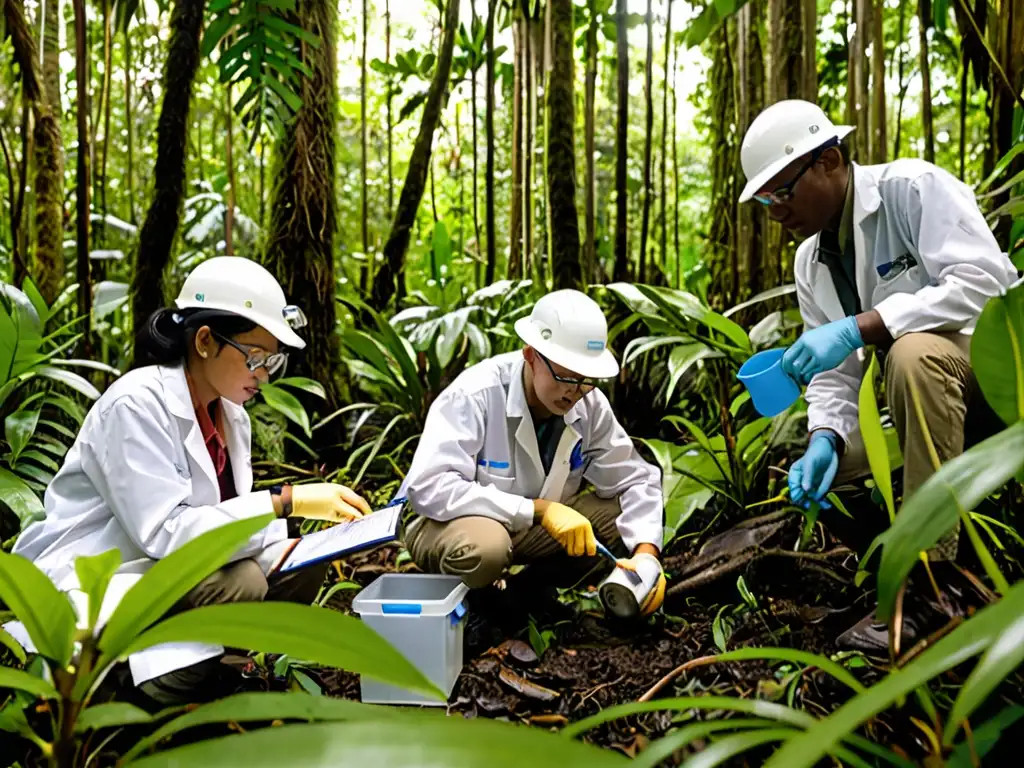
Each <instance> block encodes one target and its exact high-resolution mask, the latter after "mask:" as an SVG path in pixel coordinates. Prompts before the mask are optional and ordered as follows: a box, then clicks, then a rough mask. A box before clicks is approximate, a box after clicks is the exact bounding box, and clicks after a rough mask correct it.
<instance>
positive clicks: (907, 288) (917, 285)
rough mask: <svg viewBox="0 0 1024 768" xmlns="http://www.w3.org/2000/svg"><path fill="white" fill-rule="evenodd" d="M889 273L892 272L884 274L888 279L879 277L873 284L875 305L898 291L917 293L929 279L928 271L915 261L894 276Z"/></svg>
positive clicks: (873, 301)
mask: <svg viewBox="0 0 1024 768" xmlns="http://www.w3.org/2000/svg"><path fill="white" fill-rule="evenodd" d="M890 275H892V272H890V273H888V274H887V275H886V278H888V279H884V278H883V279H880V280H879V281H878V284H877V285H876V286H875V290H874V295H873V296H872V303H873V304H874V305H876V306H877V305H878V304H879V303H880V302H881V301H882V300H883V299H886V298H888V297H889V296H893V295H895V294H898V293H917V292H918V291H919V290H921V289H922V288H924V287H925V286H926V285H927V284H928V281H929V278H928V273H927V272H925V271H924V269H923V268H922V267H921V265H920V264H916V263H915V265H914V266H912V267H910V268H909V269H903V270H901V271H900V272H899V273H898V274H896V275H894V276H890Z"/></svg>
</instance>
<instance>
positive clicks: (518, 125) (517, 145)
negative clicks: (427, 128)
mask: <svg viewBox="0 0 1024 768" xmlns="http://www.w3.org/2000/svg"><path fill="white" fill-rule="evenodd" d="M518 13H519V11H518V6H516V7H514V8H513V11H512V14H513V21H512V41H513V42H512V49H513V55H512V147H511V151H510V162H511V165H512V194H511V200H510V201H509V212H508V219H509V249H508V276H509V277H510V278H511V279H513V280H516V279H518V278H520V277H522V270H523V264H522V253H523V249H522V237H523V161H522V144H523V61H522V58H523V21H522V18H520V17H519V16H518Z"/></svg>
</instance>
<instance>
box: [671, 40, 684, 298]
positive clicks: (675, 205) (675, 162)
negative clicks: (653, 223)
mask: <svg viewBox="0 0 1024 768" xmlns="http://www.w3.org/2000/svg"><path fill="white" fill-rule="evenodd" d="M672 49H673V50H672V54H673V56H672V180H673V181H672V187H673V190H674V191H673V192H672V218H673V225H672V227H673V230H674V232H673V238H674V241H675V254H676V288H680V287H682V281H683V262H682V253H681V251H680V250H679V147H678V146H677V143H676V139H677V137H678V136H679V126H678V125H677V123H678V114H679V105H678V104H677V103H676V79H677V78H678V76H679V73H678V70H679V43H678V42H677V43H675V44H674V45H673V46H672Z"/></svg>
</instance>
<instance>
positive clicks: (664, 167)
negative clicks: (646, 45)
mask: <svg viewBox="0 0 1024 768" xmlns="http://www.w3.org/2000/svg"><path fill="white" fill-rule="evenodd" d="M665 6H666V14H665V82H664V83H663V84H662V88H663V93H662V102H661V268H662V269H666V267H667V266H668V183H667V174H668V92H669V90H670V87H669V65H670V64H671V58H672V0H668V1H667V2H666V3H665Z"/></svg>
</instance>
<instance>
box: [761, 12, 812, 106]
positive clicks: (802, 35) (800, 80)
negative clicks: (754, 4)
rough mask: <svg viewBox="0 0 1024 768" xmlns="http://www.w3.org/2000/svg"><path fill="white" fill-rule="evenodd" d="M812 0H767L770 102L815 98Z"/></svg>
mask: <svg viewBox="0 0 1024 768" xmlns="http://www.w3.org/2000/svg"><path fill="white" fill-rule="evenodd" d="M811 3H813V0H768V26H769V34H768V40H769V42H770V45H771V57H770V58H771V66H770V69H769V71H770V72H771V73H772V76H771V77H770V78H769V80H768V84H769V86H770V88H771V93H770V100H771V102H772V103H773V104H774V103H775V102H776V101H781V100H783V99H806V100H807V101H817V96H818V94H817V90H818V77H817V60H816V59H815V38H814V36H815V25H816V23H817V21H816V20H817V11H816V10H815V8H814V7H813V6H812V5H811ZM808 38H809V39H808Z"/></svg>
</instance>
